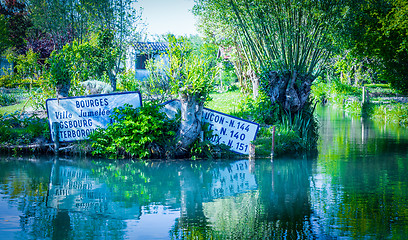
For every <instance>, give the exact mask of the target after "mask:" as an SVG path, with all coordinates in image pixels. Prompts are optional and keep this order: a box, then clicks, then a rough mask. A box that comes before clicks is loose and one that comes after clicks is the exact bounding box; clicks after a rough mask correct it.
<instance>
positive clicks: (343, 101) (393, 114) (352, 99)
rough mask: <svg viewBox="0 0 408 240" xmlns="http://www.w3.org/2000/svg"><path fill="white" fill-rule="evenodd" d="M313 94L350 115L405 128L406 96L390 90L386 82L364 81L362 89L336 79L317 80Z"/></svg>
mask: <svg viewBox="0 0 408 240" xmlns="http://www.w3.org/2000/svg"><path fill="white" fill-rule="evenodd" d="M363 89H364V91H365V93H364V95H365V96H364V97H365V98H364V103H363ZM312 97H313V98H314V100H315V101H319V102H320V103H321V104H331V105H333V106H335V107H336V108H338V109H341V110H344V111H345V112H347V113H348V114H350V115H353V116H357V117H366V118H371V119H374V120H379V121H383V122H392V123H397V124H399V125H401V126H403V127H408V104H407V103H408V97H407V96H405V95H401V94H400V93H398V92H397V91H395V90H393V89H392V88H391V87H390V85H389V84H365V85H364V88H363V87H355V86H348V85H345V84H341V83H336V82H332V83H319V82H316V83H315V84H314V85H313V86H312Z"/></svg>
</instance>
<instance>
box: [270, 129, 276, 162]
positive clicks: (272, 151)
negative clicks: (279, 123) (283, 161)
mask: <svg viewBox="0 0 408 240" xmlns="http://www.w3.org/2000/svg"><path fill="white" fill-rule="evenodd" d="M275 131H276V128H275V126H273V127H272V149H271V160H272V161H273V155H274V153H275Z"/></svg>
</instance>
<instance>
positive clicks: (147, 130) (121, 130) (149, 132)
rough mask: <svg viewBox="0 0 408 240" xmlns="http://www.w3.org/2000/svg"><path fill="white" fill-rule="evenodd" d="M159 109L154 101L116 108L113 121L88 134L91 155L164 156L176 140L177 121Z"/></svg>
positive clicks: (114, 156) (159, 106)
mask: <svg viewBox="0 0 408 240" xmlns="http://www.w3.org/2000/svg"><path fill="white" fill-rule="evenodd" d="M161 108H162V106H161V105H158V104H156V103H153V102H146V103H145V104H144V105H143V106H142V107H139V108H132V107H131V106H129V105H125V106H124V107H120V108H115V109H114V112H113V114H112V119H113V123H112V124H110V125H109V126H108V127H107V128H106V129H102V128H100V129H98V130H96V131H95V132H94V133H93V134H92V135H91V136H90V139H91V140H92V147H93V148H94V149H93V151H92V154H93V155H103V156H107V157H109V158H118V157H131V158H149V157H159V158H161V157H164V156H165V155H166V154H167V153H168V151H169V147H170V146H172V145H174V143H175V135H176V130H177V124H176V121H175V120H170V119H169V118H168V117H167V115H166V114H165V113H164V112H161V111H160V109H161Z"/></svg>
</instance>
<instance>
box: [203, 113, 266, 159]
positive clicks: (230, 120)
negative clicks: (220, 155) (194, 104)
mask: <svg viewBox="0 0 408 240" xmlns="http://www.w3.org/2000/svg"><path fill="white" fill-rule="evenodd" d="M202 121H203V122H206V123H208V124H209V129H208V130H212V131H213V136H212V138H211V139H210V142H212V143H214V144H222V143H223V144H226V145H228V146H229V147H230V150H231V151H233V152H236V153H241V154H249V144H250V143H251V141H253V140H255V138H256V134H257V133H258V129H259V124H257V123H254V122H250V121H247V120H244V119H241V118H237V117H234V116H231V115H227V114H225V113H221V112H217V111H215V110H211V109H208V108H204V110H203V116H202Z"/></svg>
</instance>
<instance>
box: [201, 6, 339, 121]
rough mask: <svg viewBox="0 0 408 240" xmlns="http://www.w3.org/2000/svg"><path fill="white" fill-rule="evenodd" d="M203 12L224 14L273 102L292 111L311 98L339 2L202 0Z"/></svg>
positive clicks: (335, 19) (254, 75) (222, 15)
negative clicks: (312, 86)
mask: <svg viewBox="0 0 408 240" xmlns="http://www.w3.org/2000/svg"><path fill="white" fill-rule="evenodd" d="M197 2H198V4H199V6H200V9H201V11H209V12H210V14H214V15H216V16H219V17H218V18H219V19H223V23H224V24H225V25H226V26H228V28H229V29H231V30H232V31H233V32H234V33H235V34H236V36H237V38H238V43H239V47H240V49H241V50H242V51H243V56H245V59H246V62H247V63H248V64H249V66H250V70H251V71H253V73H251V75H252V76H251V78H252V82H253V85H255V87H256V85H257V84H259V83H258V81H259V78H260V80H261V83H260V85H261V89H262V90H263V92H265V93H266V94H267V95H268V96H269V97H270V100H271V102H272V103H274V104H275V103H277V104H279V105H281V106H282V107H283V108H284V109H285V110H286V111H288V112H289V111H290V112H292V113H295V112H298V111H300V110H301V109H302V108H303V107H304V106H305V104H306V102H307V101H308V97H309V92H310V86H311V84H312V82H313V81H314V79H315V78H316V77H317V76H318V75H319V74H320V72H321V70H322V69H323V68H324V66H325V64H326V63H327V59H328V56H329V53H330V38H329V37H330V30H331V29H332V26H333V25H334V24H336V22H337V20H338V18H337V16H338V12H339V10H340V5H339V4H338V2H337V1H335V0H334V1H331V0H325V1H314V0H303V1H295V0H293V1H283V0H274V1H266V0H232V1H221V0H199V1H197Z"/></svg>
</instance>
